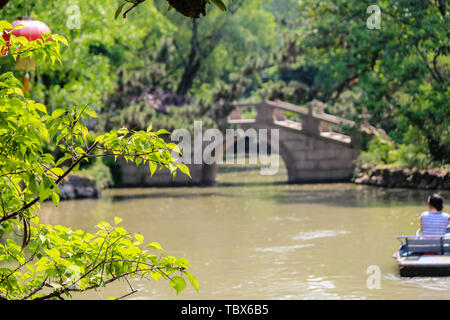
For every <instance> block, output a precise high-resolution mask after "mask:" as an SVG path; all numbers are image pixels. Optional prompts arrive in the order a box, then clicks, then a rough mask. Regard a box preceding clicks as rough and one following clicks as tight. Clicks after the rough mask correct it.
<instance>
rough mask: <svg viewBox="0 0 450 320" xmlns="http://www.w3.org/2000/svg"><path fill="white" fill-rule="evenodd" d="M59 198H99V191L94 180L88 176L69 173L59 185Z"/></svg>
mask: <svg viewBox="0 0 450 320" xmlns="http://www.w3.org/2000/svg"><path fill="white" fill-rule="evenodd" d="M59 190H60V191H61V195H60V197H61V200H74V199H90V198H95V199H97V198H100V197H101V191H100V188H99V187H98V186H97V185H96V183H95V181H94V180H93V179H91V178H88V177H81V176H76V175H69V176H68V177H67V178H65V179H64V180H63V181H62V183H61V185H60V186H59Z"/></svg>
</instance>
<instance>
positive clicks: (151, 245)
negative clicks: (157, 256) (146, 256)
mask: <svg viewBox="0 0 450 320" xmlns="http://www.w3.org/2000/svg"><path fill="white" fill-rule="evenodd" d="M146 248H149V249H155V250H161V251H164V249H163V248H162V247H161V245H160V244H159V243H158V242H152V243H149V244H148V245H147V246H146Z"/></svg>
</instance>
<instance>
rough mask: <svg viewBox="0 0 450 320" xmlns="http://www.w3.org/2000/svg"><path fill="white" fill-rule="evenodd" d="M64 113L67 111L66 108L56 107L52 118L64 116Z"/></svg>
mask: <svg viewBox="0 0 450 320" xmlns="http://www.w3.org/2000/svg"><path fill="white" fill-rule="evenodd" d="M64 113H66V110H64V109H55V110H54V111H53V112H52V118H59V117H60V116H62V115H63V114H64Z"/></svg>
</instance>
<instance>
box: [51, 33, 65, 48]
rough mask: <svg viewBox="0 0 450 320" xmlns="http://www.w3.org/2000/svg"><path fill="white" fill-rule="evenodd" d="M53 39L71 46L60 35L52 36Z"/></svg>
mask: <svg viewBox="0 0 450 320" xmlns="http://www.w3.org/2000/svg"><path fill="white" fill-rule="evenodd" d="M52 39H53V40H56V41H59V42H62V43H64V44H65V45H66V46H69V43H68V42H67V39H66V38H65V37H63V36H61V35H59V34H52Z"/></svg>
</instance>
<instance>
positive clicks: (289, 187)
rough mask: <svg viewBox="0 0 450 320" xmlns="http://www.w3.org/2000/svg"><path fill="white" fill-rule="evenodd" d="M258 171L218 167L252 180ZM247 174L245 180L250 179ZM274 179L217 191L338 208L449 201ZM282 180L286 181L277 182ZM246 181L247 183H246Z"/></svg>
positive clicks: (448, 194)
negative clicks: (237, 191) (236, 189)
mask: <svg viewBox="0 0 450 320" xmlns="http://www.w3.org/2000/svg"><path fill="white" fill-rule="evenodd" d="M258 170H260V167H258V166H233V167H221V168H220V170H219V172H220V173H221V174H232V173H238V174H243V173H248V174H249V175H251V174H253V175H254V176H255V177H256V175H257V172H256V171H258ZM249 175H247V177H248V176H249ZM283 176H284V177H281V176H277V177H276V178H274V179H273V180H270V179H265V180H260V181H258V179H251V178H250V179H242V180H241V179H237V180H235V181H226V182H219V183H218V187H219V188H225V189H233V188H240V189H242V190H241V191H240V192H239V195H238V196H239V197H248V196H253V197H257V198H260V199H263V200H264V199H265V200H269V201H275V202H277V203H282V204H320V205H329V206H338V207H360V208H366V207H382V208H383V207H385V208H388V207H398V206H416V205H417V206H424V210H425V209H426V208H425V207H426V200H427V198H428V195H429V194H430V193H434V192H440V193H441V194H442V195H443V196H444V197H445V198H447V199H449V198H450V191H442V190H441V191H436V190H434V191H433V190H416V189H386V188H380V187H374V186H364V185H356V184H354V183H351V182H344V183H335V182H333V183H310V184H309V183H301V184H295V183H289V182H287V176H285V175H284V174H283ZM280 178H281V179H283V178H284V179H285V180H284V181H283V180H280ZM245 180H248V181H245Z"/></svg>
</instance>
